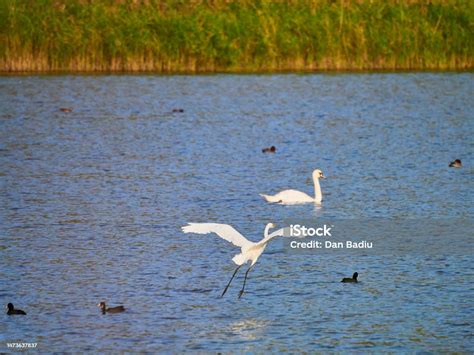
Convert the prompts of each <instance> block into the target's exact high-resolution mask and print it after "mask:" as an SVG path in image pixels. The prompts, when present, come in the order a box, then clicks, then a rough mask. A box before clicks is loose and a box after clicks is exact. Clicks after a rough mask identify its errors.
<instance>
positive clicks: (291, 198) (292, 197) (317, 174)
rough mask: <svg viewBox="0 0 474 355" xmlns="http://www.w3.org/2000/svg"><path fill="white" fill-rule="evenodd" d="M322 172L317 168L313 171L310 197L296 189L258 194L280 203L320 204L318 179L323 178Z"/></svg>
mask: <svg viewBox="0 0 474 355" xmlns="http://www.w3.org/2000/svg"><path fill="white" fill-rule="evenodd" d="M325 178H326V177H325V176H324V175H323V172H322V171H321V170H319V169H316V170H315V171H313V182H314V194H315V196H314V197H311V196H309V195H307V194H305V193H304V192H301V191H298V190H285V191H282V192H279V193H277V194H276V195H273V196H271V195H264V194H260V196H262V197H263V198H264V199H265V200H267V201H268V202H270V203H275V202H276V203H280V204H283V205H294V204H299V203H309V202H313V203H317V204H320V203H321V201H322V199H323V194H322V193H321V186H320V185H319V179H325Z"/></svg>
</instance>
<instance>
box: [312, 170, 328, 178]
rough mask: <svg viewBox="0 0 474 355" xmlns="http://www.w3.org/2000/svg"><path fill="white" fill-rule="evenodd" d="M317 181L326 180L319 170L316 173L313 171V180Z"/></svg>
mask: <svg viewBox="0 0 474 355" xmlns="http://www.w3.org/2000/svg"><path fill="white" fill-rule="evenodd" d="M316 179H326V177H325V176H324V174H323V172H322V171H321V170H319V169H316V170H315V171H313V180H316Z"/></svg>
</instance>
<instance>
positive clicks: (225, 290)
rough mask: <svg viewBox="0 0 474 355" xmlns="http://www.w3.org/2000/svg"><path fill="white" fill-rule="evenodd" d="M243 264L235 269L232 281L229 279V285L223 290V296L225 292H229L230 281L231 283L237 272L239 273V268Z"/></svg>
mask: <svg viewBox="0 0 474 355" xmlns="http://www.w3.org/2000/svg"><path fill="white" fill-rule="evenodd" d="M242 265H243V264H242ZM242 265H239V266H237V269H235V271H234V274H233V275H232V277H231V278H230V281H229V283H228V284H227V286H226V287H225V289H224V292H222V295H221V297H224V295H225V293H226V292H227V289H228V288H229V286H230V283H231V282H232V280H233V279H234V276H235V274H236V273H237V271H239V269H240V267H241V266H242Z"/></svg>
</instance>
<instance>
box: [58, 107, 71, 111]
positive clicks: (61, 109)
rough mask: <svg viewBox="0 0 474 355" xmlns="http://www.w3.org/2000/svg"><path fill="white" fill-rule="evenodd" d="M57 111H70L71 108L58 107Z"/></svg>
mask: <svg viewBox="0 0 474 355" xmlns="http://www.w3.org/2000/svg"><path fill="white" fill-rule="evenodd" d="M59 111H61V112H72V108H69V107H61V108H60V109H59Z"/></svg>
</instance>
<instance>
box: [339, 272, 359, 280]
mask: <svg viewBox="0 0 474 355" xmlns="http://www.w3.org/2000/svg"><path fill="white" fill-rule="evenodd" d="M357 276H359V274H358V273H357V272H354V275H352V278H350V277H344V278H343V279H342V280H341V282H357Z"/></svg>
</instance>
